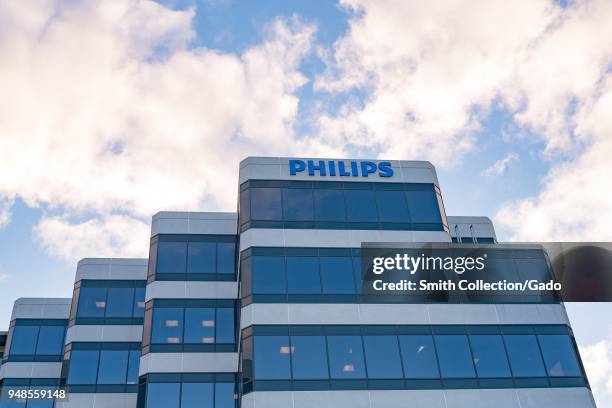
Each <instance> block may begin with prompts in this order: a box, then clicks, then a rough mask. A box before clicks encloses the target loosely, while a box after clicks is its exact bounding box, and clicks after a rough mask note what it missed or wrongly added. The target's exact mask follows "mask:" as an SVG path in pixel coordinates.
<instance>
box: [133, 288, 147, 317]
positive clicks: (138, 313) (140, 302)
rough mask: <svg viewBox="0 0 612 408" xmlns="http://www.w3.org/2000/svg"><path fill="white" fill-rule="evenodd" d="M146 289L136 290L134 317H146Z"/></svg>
mask: <svg viewBox="0 0 612 408" xmlns="http://www.w3.org/2000/svg"><path fill="white" fill-rule="evenodd" d="M145 292H146V288H134V317H144V313H145Z"/></svg>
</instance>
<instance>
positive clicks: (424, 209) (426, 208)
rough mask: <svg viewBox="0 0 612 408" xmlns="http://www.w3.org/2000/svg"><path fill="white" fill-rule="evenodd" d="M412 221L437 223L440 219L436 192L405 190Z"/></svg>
mask: <svg viewBox="0 0 612 408" xmlns="http://www.w3.org/2000/svg"><path fill="white" fill-rule="evenodd" d="M406 197H407V198H408V206H409V208H410V219H411V221H412V222H417V223H418V222H423V223H439V222H441V220H442V217H441V216H440V209H439V207H438V200H437V198H436V193H434V192H433V191H431V190H430V191H406Z"/></svg>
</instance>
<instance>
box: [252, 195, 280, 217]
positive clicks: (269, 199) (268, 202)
mask: <svg viewBox="0 0 612 408" xmlns="http://www.w3.org/2000/svg"><path fill="white" fill-rule="evenodd" d="M250 192H251V218H252V219H254V220H268V221H275V220H282V218H283V212H282V207H281V192H280V189H278V188H253V189H251V190H250Z"/></svg>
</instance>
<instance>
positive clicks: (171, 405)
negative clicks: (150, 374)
mask: <svg viewBox="0 0 612 408" xmlns="http://www.w3.org/2000/svg"><path fill="white" fill-rule="evenodd" d="M180 393H181V384H180V383H170V384H167V383H149V384H148V385H147V408H179V403H180Z"/></svg>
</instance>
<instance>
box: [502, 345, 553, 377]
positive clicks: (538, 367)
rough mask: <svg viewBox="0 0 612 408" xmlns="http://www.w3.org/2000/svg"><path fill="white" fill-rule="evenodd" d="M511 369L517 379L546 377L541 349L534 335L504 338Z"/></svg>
mask: <svg viewBox="0 0 612 408" xmlns="http://www.w3.org/2000/svg"><path fill="white" fill-rule="evenodd" d="M504 341H505V343H506V349H507V350H508V358H509V359H510V367H511V368H512V373H513V374H514V376H515V377H544V376H546V371H545V370H544V365H543V364H542V357H541V356H540V349H539V347H538V342H537V340H536V336H534V335H509V336H504Z"/></svg>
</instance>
